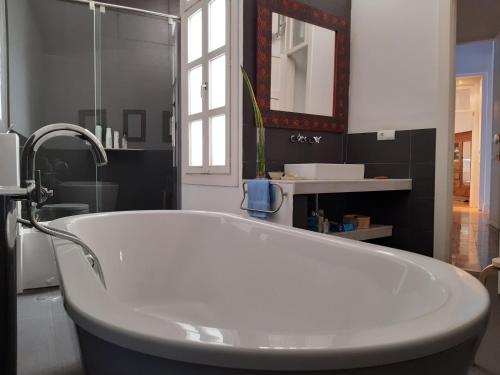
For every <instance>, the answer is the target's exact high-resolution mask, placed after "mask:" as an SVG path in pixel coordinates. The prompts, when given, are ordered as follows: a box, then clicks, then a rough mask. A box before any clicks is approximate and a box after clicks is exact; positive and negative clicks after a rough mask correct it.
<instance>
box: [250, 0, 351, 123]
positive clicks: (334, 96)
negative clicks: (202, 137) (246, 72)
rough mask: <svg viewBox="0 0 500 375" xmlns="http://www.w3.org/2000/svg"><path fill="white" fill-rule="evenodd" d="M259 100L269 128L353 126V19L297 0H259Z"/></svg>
mask: <svg viewBox="0 0 500 375" xmlns="http://www.w3.org/2000/svg"><path fill="white" fill-rule="evenodd" d="M257 12H258V16H257V34H258V35H257V100H258V102H259V105H260V107H261V110H262V112H263V119H264V125H265V126H266V127H276V128H288V129H299V130H316V131H330V132H338V133H343V132H345V131H347V113H348V99H349V26H348V22H347V20H345V19H343V18H342V17H338V16H337V15H334V14H331V13H329V12H325V11H322V10H319V9H316V8H313V7H310V6H308V5H305V4H303V3H301V2H299V1H295V0H258V6H257Z"/></svg>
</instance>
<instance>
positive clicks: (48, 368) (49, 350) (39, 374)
mask: <svg viewBox="0 0 500 375" xmlns="http://www.w3.org/2000/svg"><path fill="white" fill-rule="evenodd" d="M17 309H18V315H17V316H18V323H17V324H18V374H19V375H83V374H84V371H83V369H82V366H81V364H80V351H79V347H78V341H77V339H76V332H75V329H74V326H73V323H72V321H71V320H70V318H69V317H68V315H67V314H66V312H65V311H64V307H63V304H62V300H61V293H60V292H59V290H58V289H41V290H39V291H37V292H36V291H34V292H31V293H26V294H23V295H21V296H19V297H18V298H17Z"/></svg>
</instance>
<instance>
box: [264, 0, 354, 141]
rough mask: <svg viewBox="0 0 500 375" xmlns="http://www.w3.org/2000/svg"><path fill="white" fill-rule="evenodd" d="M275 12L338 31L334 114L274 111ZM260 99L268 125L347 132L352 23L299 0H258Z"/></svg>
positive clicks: (272, 126) (265, 123)
mask: <svg viewBox="0 0 500 375" xmlns="http://www.w3.org/2000/svg"><path fill="white" fill-rule="evenodd" d="M273 12H275V13H279V14H282V15H284V16H287V17H292V18H295V19H298V20H301V21H305V22H308V23H311V24H314V25H317V26H321V27H324V28H327V29H331V30H334V31H335V32H336V39H335V66H334V67H332V69H335V74H334V77H335V81H334V91H333V103H332V105H333V116H331V117H330V116H321V115H313V114H305V113H295V112H285V111H274V110H271V40H272V36H271V34H272V14H273ZM257 101H258V103H259V106H260V108H261V111H262V116H263V120H264V126H266V127H271V128H286V129H296V130H313V131H325V132H335V133H345V132H347V117H348V102H349V24H348V21H347V20H346V19H344V18H341V17H338V16H336V15H333V14H331V13H329V12H325V11H322V10H319V9H316V8H313V7H310V6H308V5H305V4H302V3H300V2H299V1H296V0H257Z"/></svg>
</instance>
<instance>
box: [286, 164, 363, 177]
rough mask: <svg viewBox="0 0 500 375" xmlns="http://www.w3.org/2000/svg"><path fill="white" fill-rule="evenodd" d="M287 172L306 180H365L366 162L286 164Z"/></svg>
mask: <svg viewBox="0 0 500 375" xmlns="http://www.w3.org/2000/svg"><path fill="white" fill-rule="evenodd" d="M285 173H286V174H293V175H295V176H298V177H302V178H304V179H306V180H363V179H364V178H365V166H364V164H319V163H312V164H285Z"/></svg>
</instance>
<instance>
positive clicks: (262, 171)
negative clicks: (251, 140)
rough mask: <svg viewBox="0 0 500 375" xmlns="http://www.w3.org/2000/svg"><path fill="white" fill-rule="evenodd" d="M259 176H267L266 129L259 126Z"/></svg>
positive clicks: (257, 175)
mask: <svg viewBox="0 0 500 375" xmlns="http://www.w3.org/2000/svg"><path fill="white" fill-rule="evenodd" d="M256 130H257V171H256V172H257V173H256V177H257V178H266V177H267V171H266V129H265V128H264V127H257V129H256Z"/></svg>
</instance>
